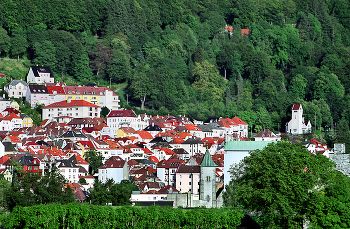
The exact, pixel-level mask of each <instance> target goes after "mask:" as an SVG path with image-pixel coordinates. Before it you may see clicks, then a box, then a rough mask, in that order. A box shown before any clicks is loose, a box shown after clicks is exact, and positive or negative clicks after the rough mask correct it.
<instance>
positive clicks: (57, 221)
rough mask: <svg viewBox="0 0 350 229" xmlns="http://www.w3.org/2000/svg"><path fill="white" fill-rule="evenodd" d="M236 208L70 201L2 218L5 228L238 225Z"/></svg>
mask: <svg viewBox="0 0 350 229" xmlns="http://www.w3.org/2000/svg"><path fill="white" fill-rule="evenodd" d="M243 216H244V215H243V212H242V211H240V210H237V209H231V208H220V209H214V208H213V209H204V208H198V209H189V210H184V209H180V208H177V209H175V208H171V207H158V206H152V207H129V206H128V207H109V206H95V205H89V204H79V203H71V204H67V205H60V204H49V205H37V206H32V207H16V208H15V209H14V210H13V212H12V213H10V214H9V215H8V216H7V217H6V218H4V219H3V222H2V224H3V225H4V226H5V228H84V229H85V228H236V227H237V226H238V225H239V224H240V221H241V219H242V218H243Z"/></svg>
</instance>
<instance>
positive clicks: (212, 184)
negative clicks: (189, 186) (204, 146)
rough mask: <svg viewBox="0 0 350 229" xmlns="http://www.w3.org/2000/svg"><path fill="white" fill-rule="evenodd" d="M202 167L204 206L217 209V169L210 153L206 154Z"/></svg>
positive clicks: (201, 195) (201, 191) (201, 185)
mask: <svg viewBox="0 0 350 229" xmlns="http://www.w3.org/2000/svg"><path fill="white" fill-rule="evenodd" d="M199 166H200V176H201V180H200V194H199V199H200V201H201V202H202V204H201V205H202V206H206V207H207V208H212V207H216V167H217V165H216V164H215V163H214V161H213V159H212V158H211V155H210V153H209V151H208V150H207V151H206V152H205V155H204V158H203V160H202V163H201V164H200V165H199Z"/></svg>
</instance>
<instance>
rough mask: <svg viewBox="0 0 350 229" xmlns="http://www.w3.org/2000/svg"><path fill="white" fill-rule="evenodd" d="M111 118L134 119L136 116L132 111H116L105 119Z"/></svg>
mask: <svg viewBox="0 0 350 229" xmlns="http://www.w3.org/2000/svg"><path fill="white" fill-rule="evenodd" d="M111 117H136V114H135V112H134V111H132V110H116V111H111V112H110V113H109V114H108V116H107V118H111Z"/></svg>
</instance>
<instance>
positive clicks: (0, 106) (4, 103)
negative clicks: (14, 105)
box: [0, 94, 11, 111]
mask: <svg viewBox="0 0 350 229" xmlns="http://www.w3.org/2000/svg"><path fill="white" fill-rule="evenodd" d="M4 95H5V94H4ZM9 107H11V101H10V100H8V99H5V98H3V97H0V111H3V110H5V109H6V108H9Z"/></svg>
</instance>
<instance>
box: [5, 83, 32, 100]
mask: <svg viewBox="0 0 350 229" xmlns="http://www.w3.org/2000/svg"><path fill="white" fill-rule="evenodd" d="M27 88H28V84H27V83H26V82H23V81H22V80H13V81H12V82H11V83H9V84H6V85H5V87H4V89H5V91H6V92H7V94H8V95H9V97H12V98H22V97H26V94H27Z"/></svg>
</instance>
